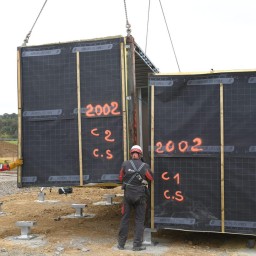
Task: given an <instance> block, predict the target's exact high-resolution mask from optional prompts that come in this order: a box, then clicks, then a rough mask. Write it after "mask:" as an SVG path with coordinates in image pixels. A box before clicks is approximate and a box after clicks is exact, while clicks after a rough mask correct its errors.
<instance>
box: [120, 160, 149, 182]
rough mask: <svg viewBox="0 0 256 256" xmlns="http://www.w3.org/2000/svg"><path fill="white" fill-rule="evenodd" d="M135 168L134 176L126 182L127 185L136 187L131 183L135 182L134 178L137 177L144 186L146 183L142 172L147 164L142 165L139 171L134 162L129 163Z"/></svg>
mask: <svg viewBox="0 0 256 256" xmlns="http://www.w3.org/2000/svg"><path fill="white" fill-rule="evenodd" d="M129 162H130V163H131V165H132V167H133V169H134V170H135V173H134V174H133V175H132V177H131V178H130V179H129V180H128V181H127V182H125V183H124V184H125V185H129V186H136V185H132V184H131V182H132V181H133V180H134V178H135V177H136V178H137V179H138V180H139V181H140V182H141V185H142V186H144V184H143V181H145V180H144V179H143V178H142V177H141V175H140V171H141V170H142V168H143V166H144V165H145V163H142V164H141V166H140V167H139V168H138V169H137V168H136V166H135V164H134V162H133V161H132V160H130V161H129Z"/></svg>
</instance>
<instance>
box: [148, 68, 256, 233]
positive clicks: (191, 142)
mask: <svg viewBox="0 0 256 256" xmlns="http://www.w3.org/2000/svg"><path fill="white" fill-rule="evenodd" d="M149 81H150V85H155V94H154V101H155V102H154V105H155V106H154V107H155V113H154V126H155V130H154V150H155V158H154V161H155V179H156V180H155V216H154V220H155V225H156V227H160V228H172V229H185V230H200V231H221V180H220V174H221V161H220V83H222V84H223V86H224V94H223V95H224V97H223V99H224V156H225V159H224V163H225V164H224V175H225V176H224V177H225V180H224V188H225V193H224V202H225V222H224V223H225V232H231V233H244V234H255V230H256V221H255V214H254V213H255V207H256V204H255V197H254V195H255V190H256V189H255V185H254V184H255V179H256V174H255V170H256V166H255V164H256V161H255V153H256V150H255V148H256V147H255V145H256V141H255V140H256V139H255V136H254V134H255V122H256V118H255V112H256V101H255V96H256V86H255V85H256V73H255V72H243V73H222V74H204V75H186V76H183V75H179V76H175V75H169V76H167V75H161V76H150V80H149Z"/></svg>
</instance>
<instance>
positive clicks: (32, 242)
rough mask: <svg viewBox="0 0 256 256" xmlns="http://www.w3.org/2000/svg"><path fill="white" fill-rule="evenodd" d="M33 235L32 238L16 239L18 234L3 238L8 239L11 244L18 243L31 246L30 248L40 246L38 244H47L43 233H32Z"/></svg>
mask: <svg viewBox="0 0 256 256" xmlns="http://www.w3.org/2000/svg"><path fill="white" fill-rule="evenodd" d="M32 236H34V237H33V239H32V238H31V239H19V238H18V239H17V237H19V236H9V237H6V238H5V239H4V240H5V241H8V242H10V243H13V244H18V245H19V244H20V245H25V246H27V247H31V248H36V247H40V246H45V245H46V244H47V240H45V236H44V235H37V234H36V235H32Z"/></svg>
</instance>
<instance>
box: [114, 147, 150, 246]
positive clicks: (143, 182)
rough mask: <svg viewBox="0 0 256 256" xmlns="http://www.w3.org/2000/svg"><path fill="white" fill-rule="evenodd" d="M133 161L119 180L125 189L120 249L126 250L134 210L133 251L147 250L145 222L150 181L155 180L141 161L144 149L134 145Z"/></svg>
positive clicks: (121, 173)
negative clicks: (131, 214)
mask: <svg viewBox="0 0 256 256" xmlns="http://www.w3.org/2000/svg"><path fill="white" fill-rule="evenodd" d="M130 154H131V160H129V161H125V162H123V164H122V167H121V170H120V175H119V179H120V181H121V182H122V189H124V200H123V205H122V215H123V216H122V219H121V223H120V229H119V233H118V246H117V247H118V249H119V250H124V246H125V242H126V240H127V236H128V229H129V219H130V213H131V210H132V208H134V210H135V233H134V240H133V251H141V250H145V249H146V247H144V246H142V242H143V232H144V222H145V215H146V207H147V198H148V188H147V184H148V181H152V180H153V174H152V172H151V170H150V167H149V165H148V164H146V163H144V162H142V161H141V158H142V149H141V147H140V146H138V145H134V146H133V147H132V148H131V150H130Z"/></svg>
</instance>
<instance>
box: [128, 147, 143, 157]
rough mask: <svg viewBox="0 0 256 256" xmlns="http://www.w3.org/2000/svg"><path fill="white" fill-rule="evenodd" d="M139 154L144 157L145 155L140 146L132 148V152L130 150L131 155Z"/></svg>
mask: <svg viewBox="0 0 256 256" xmlns="http://www.w3.org/2000/svg"><path fill="white" fill-rule="evenodd" d="M135 152H136V153H138V154H140V155H142V154H143V152H142V149H141V147H140V146H139V145H134V146H132V148H131V150H130V154H131V155H132V154H133V153H135Z"/></svg>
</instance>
